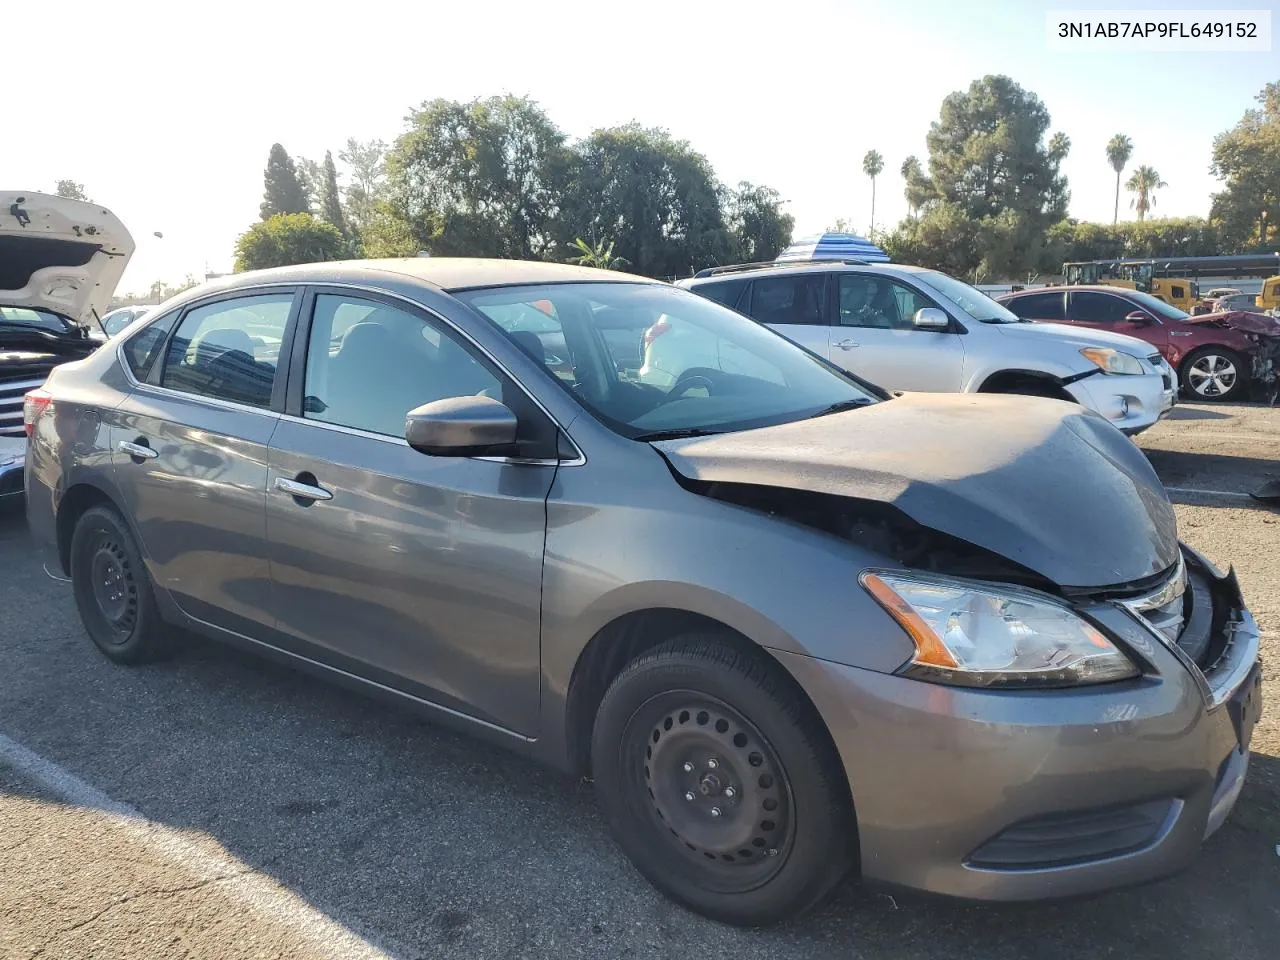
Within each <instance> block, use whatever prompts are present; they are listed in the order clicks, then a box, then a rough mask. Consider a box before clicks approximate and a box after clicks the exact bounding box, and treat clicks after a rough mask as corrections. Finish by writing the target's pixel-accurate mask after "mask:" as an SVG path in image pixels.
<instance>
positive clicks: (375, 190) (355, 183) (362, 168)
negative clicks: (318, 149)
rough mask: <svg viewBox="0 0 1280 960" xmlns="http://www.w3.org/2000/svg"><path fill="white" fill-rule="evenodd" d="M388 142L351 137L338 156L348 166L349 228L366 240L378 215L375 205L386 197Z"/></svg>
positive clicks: (346, 211)
mask: <svg viewBox="0 0 1280 960" xmlns="http://www.w3.org/2000/svg"><path fill="white" fill-rule="evenodd" d="M386 155H387V145H386V144H385V143H383V142H382V141H381V140H368V141H364V142H362V141H360V140H357V139H355V137H348V138H347V146H346V149H345V150H340V151H338V159H339V160H341V161H342V162H343V163H344V164H346V166H347V172H348V184H347V188H346V190H345V192H344V195H343V200H344V207H343V216H344V218H345V219H346V222H347V228H348V229H349V230H350V231H352V232H353V233H355V234H356V235H357V236H359V237H361V239H363V234H364V231H365V229H366V228H367V227H368V226H369V225H370V223H371V222H372V220H373V218H374V207H375V205H376V204H377V203H378V201H379V200H380V199H381V198H382V193H383V188H384V185H385V184H386V174H387V163H386Z"/></svg>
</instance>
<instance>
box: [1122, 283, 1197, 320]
mask: <svg viewBox="0 0 1280 960" xmlns="http://www.w3.org/2000/svg"><path fill="white" fill-rule="evenodd" d="M1127 296H1128V298H1129V300H1130V301H1131V302H1132V303H1136V304H1137V305H1138V306H1140V307H1142V308H1143V309H1144V310H1146V311H1147V312H1148V313H1154V314H1155V315H1156V316H1157V317H1159V318H1160V319H1162V320H1188V319H1190V318H1191V314H1189V313H1187V311H1185V310H1179V309H1178V308H1177V307H1175V306H1172V305H1170V304H1167V303H1165V302H1164V301H1163V300H1161V299H1160V298H1159V297H1153V296H1152V295H1151V294H1149V293H1140V292H1138V291H1136V290H1135V291H1133V292H1131V293H1129V294H1128V295H1127Z"/></svg>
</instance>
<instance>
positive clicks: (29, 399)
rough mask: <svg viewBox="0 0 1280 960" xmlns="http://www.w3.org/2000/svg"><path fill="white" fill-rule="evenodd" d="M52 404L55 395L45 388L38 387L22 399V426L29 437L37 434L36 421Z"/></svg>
mask: <svg viewBox="0 0 1280 960" xmlns="http://www.w3.org/2000/svg"><path fill="white" fill-rule="evenodd" d="M51 403H53V394H51V393H49V392H48V391H47V390H45V389H44V388H43V387H37V388H36V389H35V390H32V391H31V392H30V393H28V394H27V395H26V396H24V397H23V398H22V426H23V428H24V429H25V430H26V431H27V436H28V437H29V436H31V435H32V434H33V433H35V429H36V421H37V420H39V419H40V415H41V414H42V413H44V412H45V410H47V409H48V408H49V404H51Z"/></svg>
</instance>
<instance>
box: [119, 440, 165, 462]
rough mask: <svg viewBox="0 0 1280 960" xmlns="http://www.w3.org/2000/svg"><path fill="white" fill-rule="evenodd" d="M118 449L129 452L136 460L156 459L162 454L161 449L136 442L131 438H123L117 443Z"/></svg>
mask: <svg viewBox="0 0 1280 960" xmlns="http://www.w3.org/2000/svg"><path fill="white" fill-rule="evenodd" d="M116 449H117V450H119V451H120V452H121V453H127V454H128V455H129V456H131V457H133V458H134V459H135V460H154V459H155V458H156V457H158V456H160V451H159V450H152V449H151V448H150V447H148V446H147V445H146V444H142V443H134V442H132V441H131V440H121V441H120V442H119V443H118V444H116Z"/></svg>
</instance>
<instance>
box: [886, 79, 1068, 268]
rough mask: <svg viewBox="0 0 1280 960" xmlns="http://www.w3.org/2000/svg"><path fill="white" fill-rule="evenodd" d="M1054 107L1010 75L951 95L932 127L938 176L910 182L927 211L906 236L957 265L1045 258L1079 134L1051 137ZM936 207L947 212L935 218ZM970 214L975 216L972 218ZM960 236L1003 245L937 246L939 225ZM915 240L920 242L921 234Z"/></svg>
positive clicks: (915, 200) (914, 199)
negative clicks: (1048, 106)
mask: <svg viewBox="0 0 1280 960" xmlns="http://www.w3.org/2000/svg"><path fill="white" fill-rule="evenodd" d="M1049 123H1050V119H1049V111H1048V110H1046V109H1045V106H1044V104H1043V103H1042V102H1041V101H1040V98H1039V97H1037V96H1036V95H1035V94H1033V93H1030V92H1029V91H1027V90H1024V89H1023V88H1022V87H1020V86H1018V84H1016V83H1014V82H1013V81H1012V80H1010V79H1009V78H1008V77H1004V76H986V77H983V78H982V79H981V80H975V81H974V82H973V83H972V84H970V86H969V89H968V90H967V91H957V92H956V93H952V94H950V95H949V96H948V97H947V98H946V99H945V100H943V102H942V111H941V114H940V116H939V118H938V120H936V121H934V123H933V124H932V126H931V127H930V130H929V135H928V138H927V141H926V142H927V144H928V147H929V175H928V177H923V176H922V177H921V179H919V180H917V181H915V182H910V181H909V182H908V185H907V201H908V203H909V204H910V205H911V206H912V207H913V208H915V209H918V210H920V211H921V214H922V215H921V221H928V222H927V223H923V222H922V223H921V225H920V226H919V227H918V228H916V229H906V230H905V231H904V230H903V227H902V226H900V228H899V230H900V232H902V234H903V235H902V236H901V237H899V238H898V242H899V243H900V244H907V243H909V245H911V246H912V248H913V249H920V250H923V251H926V252H927V253H928V254H929V255H930V256H933V257H935V258H936V259H935V260H934V261H931V262H935V263H936V262H937V261H938V259H945V260H946V261H947V262H950V263H953V264H959V265H960V266H961V267H962V269H959V270H953V271H951V272H955V273H960V274H962V275H972V274H973V273H974V271H975V270H978V269H979V268H980V267H981V268H982V269H983V270H985V272H986V274H987V275H988V276H993V277H994V276H1023V275H1024V274H1026V273H1027V272H1028V271H1029V270H1033V269H1035V268H1036V267H1038V266H1039V265H1040V262H1041V260H1042V258H1043V257H1044V256H1045V236H1046V232H1047V230H1048V228H1049V227H1050V226H1051V225H1052V224H1054V223H1057V222H1058V221H1059V220H1061V219H1062V218H1063V217H1064V216H1065V215H1066V208H1067V201H1068V199H1069V198H1070V193H1069V191H1068V190H1067V181H1066V178H1065V177H1064V176H1062V174H1061V172H1060V166H1061V164H1062V161H1063V159H1065V157H1066V155H1067V152H1068V151H1069V150H1070V149H1071V142H1070V140H1068V139H1067V137H1066V136H1065V135H1064V134H1062V133H1056V134H1054V135H1053V136H1051V137H1049V139H1048V143H1047V144H1046V143H1045V136H1046V134H1047V133H1048V131H1049ZM934 207H945V208H946V210H945V213H943V214H939V215H938V216H936V217H930V216H929V215H930V213H931V212H932V209H933V208H934ZM963 220H967V221H968V223H964V222H962V221H963ZM942 223H945V224H948V225H949V226H950V227H951V228H952V229H954V230H956V231H957V234H956V236H957V240H956V243H960V242H961V241H960V239H959V238H962V237H963V238H968V240H969V242H971V243H973V244H993V245H994V246H993V247H992V248H991V256H989V257H988V256H986V254H987V252H988V251H987V249H985V248H984V247H982V246H970V247H968V248H963V247H961V248H958V249H956V250H950V251H944V250H940V249H936V248H935V246H934V241H935V240H936V239H937V238H938V232H937V227H938V225H939V224H942ZM913 237H914V238H915V239H914V240H911V238H913Z"/></svg>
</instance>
